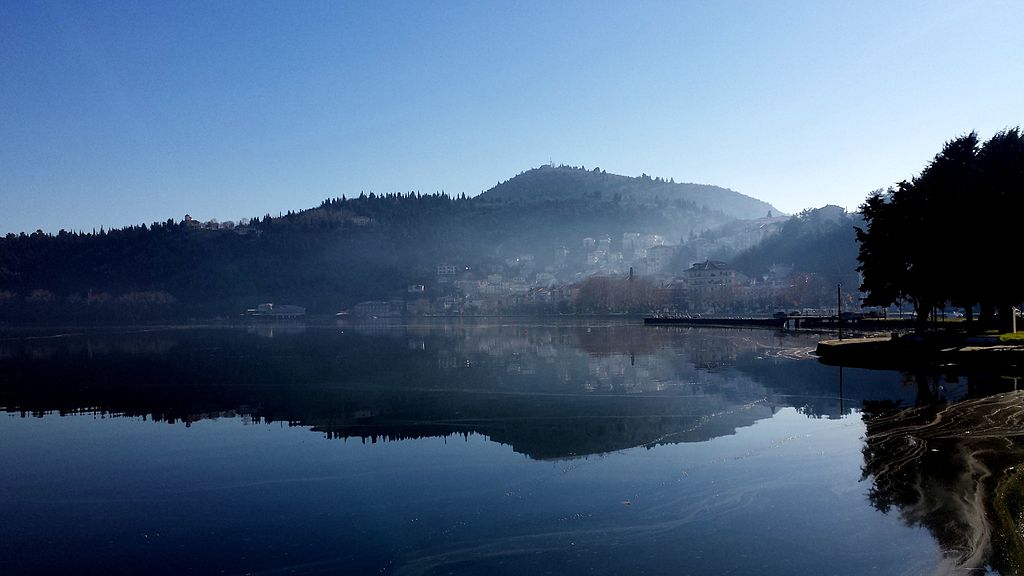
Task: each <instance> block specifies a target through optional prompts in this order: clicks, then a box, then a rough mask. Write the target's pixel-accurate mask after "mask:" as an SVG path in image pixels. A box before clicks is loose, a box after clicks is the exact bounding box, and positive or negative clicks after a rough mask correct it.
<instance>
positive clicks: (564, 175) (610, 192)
mask: <svg viewBox="0 0 1024 576" xmlns="http://www.w3.org/2000/svg"><path fill="white" fill-rule="evenodd" d="M479 198H480V199H481V200H500V201H506V202H519V203H526V204H535V203H541V202H546V201H552V200H559V201H568V200H593V201H622V202H627V203H631V204H640V205H656V204H663V203H672V202H676V201H681V202H683V203H686V204H692V205H694V206H695V207H696V208H698V209H704V210H711V211H715V212H720V213H722V214H723V215H725V216H728V217H731V218H740V219H754V218H763V217H764V216H765V215H766V214H768V212H769V211H771V212H772V213H773V214H774V215H778V214H779V211H778V209H776V208H775V207H774V206H772V205H771V204H769V203H767V202H763V201H761V200H758V199H756V198H751V197H750V196H745V195H743V194H740V193H739V192H735V191H733V190H729V189H728V188H722V187H720V186H712V185H710V184H692V183H676V182H675V181H674V180H665V179H663V178H657V177H651V176H648V175H647V174H643V175H641V176H636V177H630V176H621V175H619V174H609V173H607V172H605V171H603V170H601V169H600V168H593V169H591V170H587V169H586V168H583V167H579V168H577V167H571V166H557V167H556V166H551V165H547V164H546V165H544V166H541V167H539V168H533V169H531V170H527V171H525V172H522V173H520V174H518V175H517V176H515V177H514V178H510V179H509V180H506V181H504V182H501V183H499V184H498V185H496V186H494V187H493V188H491V189H490V190H487V191H486V192H484V193H483V194H481V195H480V197H479Z"/></svg>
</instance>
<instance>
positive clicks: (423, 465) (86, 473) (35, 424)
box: [0, 320, 1024, 575]
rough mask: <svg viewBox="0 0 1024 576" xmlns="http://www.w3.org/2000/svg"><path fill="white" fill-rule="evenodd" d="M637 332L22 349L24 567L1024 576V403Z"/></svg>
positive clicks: (0, 528) (380, 328)
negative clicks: (1021, 574) (1022, 573)
mask: <svg viewBox="0 0 1024 576" xmlns="http://www.w3.org/2000/svg"><path fill="white" fill-rule="evenodd" d="M815 341H816V339H815V337H814V336H808V335H802V336H801V335H792V334H785V333H781V332H775V331H771V330H737V329H710V328H701V329H688V328H680V327H645V326H641V325H637V324H635V323H629V322H611V321H597V320H595V321H591V322H573V323H563V322H551V323H528V322H500V321H488V322H485V321H481V322H472V323H469V322H467V323H451V322H449V323H423V324H419V325H409V326H406V325H391V324H370V325H355V324H351V325H350V324H340V325H336V326H335V325H332V326H303V325H257V326H243V327H193V328H185V327H168V328H152V329H141V328H131V329H127V328H126V329H114V328H103V329H100V328H96V329H88V330H85V329H67V330H62V331H47V330H31V331H28V330H13V329H7V330H5V331H3V332H0V411H2V414H0V462H2V467H0V557H2V558H3V559H4V568H3V571H4V573H5V574H51V573H72V572H75V573H104V574H517V575H519V574H674V575H681V574H694V575H703V574H707V575H711V574H714V575H720V574H798V573H808V574H810V573H813V574H849V575H861V574H886V575H890V574H935V573H939V574H944V573H950V574H953V573H957V574H963V573H971V572H976V573H979V574H984V573H994V572H999V573H1004V574H1009V573H1013V572H1014V571H1016V570H1018V569H1019V567H1020V566H1021V563H1020V559H1021V558H1022V557H1024V554H1022V552H1021V549H1022V547H1021V545H1020V542H1021V541H1020V529H1019V526H1020V516H1021V512H1022V510H1024V506H1022V504H1021V503H1022V502H1024V496H1022V495H1024V491H1022V489H1021V486H1022V485H1024V482H1021V480H1020V478H1018V475H1017V469H1018V468H1020V469H1021V472H1022V473H1024V466H1021V463H1022V462H1024V458H1022V457H1021V450H1020V435H1021V430H1024V420H1022V418H1021V412H1022V411H1021V410H1020V407H1021V406H1022V405H1024V399H1022V397H1021V394H1024V393H1018V392H1017V391H1016V387H1017V382H1016V380H1013V379H1010V378H1002V377H1000V376H999V375H996V374H971V375H948V374H945V375H944V374H932V373H927V372H922V373H920V374H913V375H908V374H900V373H895V372H885V371H868V370H854V369H842V368H835V367H829V366H824V365H822V364H820V363H818V362H817V361H816V360H815V359H814V358H813V357H812V356H811V354H810V351H811V350H812V349H813V346H814V343H815Z"/></svg>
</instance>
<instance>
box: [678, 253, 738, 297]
mask: <svg viewBox="0 0 1024 576" xmlns="http://www.w3.org/2000/svg"><path fill="white" fill-rule="evenodd" d="M686 282H687V284H688V285H689V287H690V292H691V293H693V294H704V293H711V292H714V291H718V290H721V289H722V288H723V287H729V288H731V287H733V286H735V285H736V270H735V269H733V267H732V266H729V265H728V264H726V263H725V262H722V261H720V260H705V261H703V262H696V263H694V265H693V266H691V267H690V269H689V270H687V271H686Z"/></svg>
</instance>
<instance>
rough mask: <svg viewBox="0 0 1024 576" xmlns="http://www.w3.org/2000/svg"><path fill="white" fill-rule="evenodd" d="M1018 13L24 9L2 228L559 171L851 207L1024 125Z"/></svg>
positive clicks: (201, 211)
mask: <svg viewBox="0 0 1024 576" xmlns="http://www.w3.org/2000/svg"><path fill="white" fill-rule="evenodd" d="M1022 15H1024V7H1022V6H1021V4H1020V3H1019V2H1012V1H1010V2H978V3H968V2H956V3H954V2H899V3H888V2H857V3H849V2H838V1H826V2H785V1H783V2H771V3H769V2H710V3H697V2H621V3H618V2H596V1H586V2H558V3H543V2H532V1H525V2H502V1H494V2H457V1H450V2H440V3H422V2H411V1H409V2H366V3H359V2H303V3H283V2H282V3H259V4H254V3H249V2H216V3H201V2H173V3H157V2H152V3H151V2H141V3H140V2H103V3H97V4H85V3H65V2H58V1H55V0H43V1H42V2H37V3H36V2H34V3H28V2H7V3H5V4H3V5H2V6H0V77H2V78H4V82H3V83H2V87H0V127H2V135H3V138H0V207H2V209H0V234H4V233H8V232H21V231H26V232H30V231H33V230H35V229H37V228H38V229H42V230H44V231H47V232H56V231H57V230H59V229H62V228H63V229H68V230H85V231H90V230H92V229H94V228H96V229H98V228H100V227H101V226H104V227H107V228H111V227H120V226H125V225H131V224H141V223H152V222H154V221H164V220H166V219H168V218H174V219H176V220H178V219H181V218H182V217H184V215H185V214H186V213H189V214H192V215H193V216H195V217H196V218H197V219H200V220H207V219H210V218H217V219H219V220H222V221H223V220H237V219H239V218H243V217H254V216H261V215H263V214H267V213H270V214H274V215H276V214H278V213H279V212H287V211H288V210H301V209H305V208H310V207H313V206H316V205H318V204H319V203H320V201H321V200H323V199H325V198H328V197H340V196H342V195H347V196H355V195H358V194H359V193H360V192H367V193H369V192H376V193H389V192H408V191H420V192H422V193H430V192H435V191H441V190H444V191H446V192H448V193H450V194H461V193H463V192H464V193H466V194H467V195H476V194H479V193H480V192H482V191H484V190H486V189H488V188H490V187H492V186H494V185H495V184H496V183H497V182H498V181H503V180H507V179H509V178H511V177H513V176H514V175H516V174H517V173H519V172H522V171H524V170H528V169H530V168H533V167H537V166H540V165H542V164H546V163H548V162H549V161H553V162H554V163H555V164H566V165H572V166H580V165H582V166H586V167H587V168H593V167H595V166H599V167H600V168H602V169H604V170H606V171H608V172H611V173H617V174H624V175H627V176H638V175H640V174H641V173H646V174H649V175H651V176H661V177H663V178H665V179H668V178H674V179H675V181H676V182H696V183H702V184H714V185H717V186H722V187H725V188H730V189H732V190H736V191H737V192H740V193H743V194H746V195H748V196H752V197H755V198H758V199H761V200H764V201H766V202H769V203H771V204H773V205H774V206H776V207H777V208H778V209H780V210H782V211H784V212H787V213H795V212H799V211H800V210H803V209H805V208H810V207H819V206H823V205H825V204H837V205H839V206H842V207H845V208H847V209H849V210H855V209H856V208H857V206H858V205H859V204H860V203H861V202H862V201H863V200H864V198H865V197H866V196H867V195H868V194H869V193H870V192H872V191H873V190H876V189H879V188H885V187H888V186H892V185H894V184H896V183H897V182H899V181H900V180H903V179H907V178H910V177H912V176H913V175H915V174H916V173H918V172H919V171H920V170H921V169H922V168H923V167H924V165H925V164H926V163H927V162H928V161H929V160H930V159H931V157H932V156H933V155H934V154H935V153H936V152H938V151H939V149H940V148H941V146H942V144H943V143H944V142H945V141H947V140H950V139H952V138H954V137H956V136H959V135H961V134H964V133H967V132H970V131H972V130H974V131H977V132H978V135H979V137H980V138H981V139H982V140H985V139H988V138H989V137H990V136H992V134H994V133H995V132H996V131H998V130H1002V129H1006V128H1010V127H1013V126H1017V125H1020V124H1024V40H1022V36H1021V34H1020V33H1019V23H1020V21H1021V16H1022Z"/></svg>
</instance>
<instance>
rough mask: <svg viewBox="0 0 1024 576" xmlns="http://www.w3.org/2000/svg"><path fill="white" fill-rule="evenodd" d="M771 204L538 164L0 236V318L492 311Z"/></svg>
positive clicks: (622, 266) (623, 265) (624, 264)
mask: <svg viewBox="0 0 1024 576" xmlns="http://www.w3.org/2000/svg"><path fill="white" fill-rule="evenodd" d="M770 210H773V209H772V208H771V206H770V205H768V204H765V203H762V202H759V201H756V200H753V199H750V198H747V197H745V196H742V195H739V194H737V193H735V192H731V191H728V190H724V189H721V188H716V187H713V186H707V187H703V186H696V185H680V184H673V183H671V182H664V181H662V180H660V179H651V178H649V177H646V176H642V177H639V178H628V177H624V176H616V175H610V174H605V173H603V172H600V173H599V172H595V171H586V170H583V169H578V168H566V167H562V168H551V167H547V168H540V169H535V170H530V171H527V172H524V173H523V174H521V175H519V176H517V177H515V178H512V179H511V180H509V181H507V182H504V183H502V184H499V185H498V186H496V187H495V188H494V189H492V190H489V191H487V192H485V193H483V194H481V195H480V196H477V197H474V198H467V197H465V196H464V195H463V196H459V197H452V196H448V195H446V194H430V195H421V194H418V193H409V194H385V195H374V194H369V195H360V196H359V197H357V198H346V197H341V198H332V199H328V200H325V201H324V202H323V203H321V205H320V206H317V207H315V208H311V209H307V210H302V211H299V212H289V213H288V214H284V215H282V216H278V217H271V216H270V215H265V216H263V217H260V218H251V219H248V218H246V219H242V220H240V221H238V222H223V223H219V222H217V221H212V220H211V221H207V222H199V221H197V220H195V219H192V218H191V217H188V216H186V218H185V219H183V220H174V219H168V220H167V221H165V222H158V223H153V224H152V225H145V224H144V225H140V226H130V227H126V228H123V229H117V230H109V231H108V230H102V229H101V230H100V231H99V232H97V233H92V234H80V233H72V232H66V231H61V232H60V233H58V234H55V235H53V234H44V233H42V232H36V233H33V234H24V233H23V234H20V235H14V234H9V235H7V236H6V237H5V238H3V239H0V321H3V320H15V321H21V320H45V321H56V320H61V321H63V320H76V319H97V318H99V319H111V320H117V321H122V320H136V319H139V320H141V319H178V318H183V317H209V316H234V315H237V314H238V313H240V312H241V311H243V310H245V309H246V308H249V307H252V306H254V305H255V304H257V303H259V302H277V303H293V304H298V305H302V306H305V307H307V308H308V309H309V311H310V312H311V313H333V312H335V311H337V310H339V309H344V308H349V307H352V306H354V305H356V304H357V303H359V302H361V301H367V300H377V301H381V300H388V299H403V300H407V301H417V302H421V303H422V302H424V301H426V302H428V304H427V305H420V304H418V306H420V308H419V309H420V310H427V311H434V312H436V311H437V310H434V309H432V308H431V306H433V305H435V304H436V305H441V304H440V303H441V302H442V301H444V302H445V304H444V305H445V306H447V305H448V304H447V303H448V302H451V301H453V300H452V299H453V298H456V297H457V298H459V299H460V300H459V305H460V306H462V305H465V306H467V307H468V308H469V309H477V310H480V309H481V306H483V304H487V305H488V306H491V305H493V306H492V308H491V309H490V311H495V310H501V309H504V308H508V307H514V306H522V305H523V304H524V303H527V302H533V301H534V299H535V298H536V301H537V302H546V301H548V300H549V299H550V298H551V292H550V290H552V289H555V288H557V287H558V286H567V285H570V284H573V283H575V282H578V281H579V280H581V279H582V278H585V277H588V276H590V275H593V274H603V275H626V274H628V273H629V270H630V268H632V267H634V266H636V267H637V271H638V272H641V271H642V270H641V268H645V269H650V270H654V264H656V263H659V262H661V260H659V259H658V258H657V257H655V256H656V255H655V252H657V247H659V246H667V247H671V245H675V244H678V243H680V242H681V241H683V240H684V239H686V238H692V237H696V236H697V235H698V234H699V233H701V232H707V231H708V230H714V229H719V228H721V227H723V226H727V225H729V224H731V223H735V222H736V221H737V218H739V217H741V216H745V215H748V214H749V213H751V212H756V213H758V214H759V215H763V214H761V213H762V212H763V213H765V214H767V213H768V211H770ZM743 237H744V238H746V237H747V236H743ZM751 242H752V241H751ZM747 245H749V244H747ZM744 247H746V245H741V246H739V247H738V248H744ZM738 248H737V249H738ZM649 252H650V254H649ZM659 265H661V264H659ZM485 296H486V298H485ZM445 298H447V299H448V300H444V299H445ZM481 300H487V301H488V302H485V303H483V304H481ZM424 306H425V307H424ZM474 306H475V308H474ZM446 309H447V308H445V310H446Z"/></svg>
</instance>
